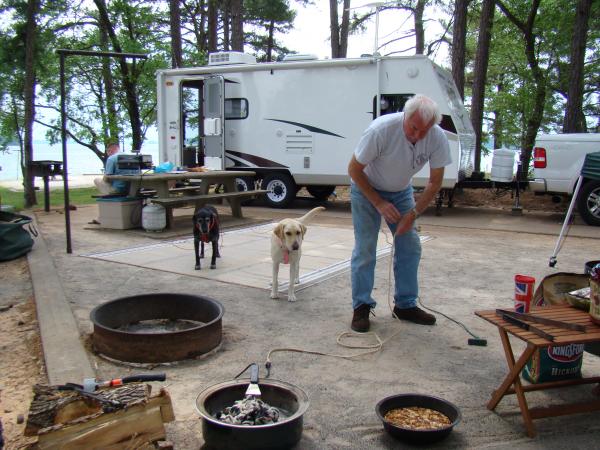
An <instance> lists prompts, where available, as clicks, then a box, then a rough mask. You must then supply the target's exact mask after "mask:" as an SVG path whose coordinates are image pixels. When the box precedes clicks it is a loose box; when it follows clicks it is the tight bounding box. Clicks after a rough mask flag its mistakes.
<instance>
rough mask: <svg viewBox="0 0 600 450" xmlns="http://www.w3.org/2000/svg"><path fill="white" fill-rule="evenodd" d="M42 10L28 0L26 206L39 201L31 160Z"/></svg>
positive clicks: (25, 139)
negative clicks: (39, 27)
mask: <svg viewBox="0 0 600 450" xmlns="http://www.w3.org/2000/svg"><path fill="white" fill-rule="evenodd" d="M39 10H40V2H39V0H28V1H27V13H26V16H25V17H26V20H27V22H26V28H25V82H24V86H23V100H24V101H23V103H24V114H23V121H24V127H25V132H24V143H23V144H24V149H23V150H24V151H23V156H24V158H23V159H22V163H21V169H22V171H23V180H25V182H24V188H25V189H24V193H25V207H31V206H33V205H35V204H36V203H37V199H36V196H35V190H34V188H33V174H32V173H31V170H30V169H31V165H30V164H31V160H32V157H33V121H34V120H35V86H36V65H35V61H34V59H35V56H36V46H37V44H36V42H37V38H38V31H37V20H38V18H37V16H38V13H39Z"/></svg>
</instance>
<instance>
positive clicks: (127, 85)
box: [94, 0, 142, 150]
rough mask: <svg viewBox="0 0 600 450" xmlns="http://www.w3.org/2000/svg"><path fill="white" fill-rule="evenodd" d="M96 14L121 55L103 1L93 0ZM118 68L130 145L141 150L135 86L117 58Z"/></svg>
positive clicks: (115, 49)
mask: <svg viewBox="0 0 600 450" xmlns="http://www.w3.org/2000/svg"><path fill="white" fill-rule="evenodd" d="M94 3H95V4H96V7H97V8H98V13H99V15H100V27H102V28H104V29H105V31H106V33H107V34H108V37H109V38H110V41H111V43H112V46H113V49H114V51H115V52H119V53H122V52H123V50H122V49H121V44H120V43H119V40H118V38H117V35H116V33H115V30H114V28H113V26H112V23H111V21H110V18H109V16H108V10H107V8H106V2H105V0H94ZM118 61H119V68H120V72H121V77H122V79H123V88H124V89H125V98H126V101H127V112H128V113H129V122H130V125H131V145H132V146H133V150H140V149H141V148H142V122H141V119H140V107H139V104H138V99H137V94H136V85H135V82H134V81H133V79H132V75H131V72H130V70H129V66H128V65H127V62H126V61H125V59H124V58H119V59H118Z"/></svg>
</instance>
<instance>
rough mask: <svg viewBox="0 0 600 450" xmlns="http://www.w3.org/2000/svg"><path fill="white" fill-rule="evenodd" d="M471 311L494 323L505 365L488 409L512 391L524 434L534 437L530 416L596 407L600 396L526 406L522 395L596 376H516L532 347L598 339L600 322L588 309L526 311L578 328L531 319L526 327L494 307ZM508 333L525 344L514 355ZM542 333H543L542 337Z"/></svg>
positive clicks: (589, 380)
mask: <svg viewBox="0 0 600 450" xmlns="http://www.w3.org/2000/svg"><path fill="white" fill-rule="evenodd" d="M475 314H476V315H477V316H479V317H481V318H482V319H485V320H487V321H488V322H490V323H492V324H493V325H495V326H497V327H498V331H499V332H500V339H501V340H502V346H503V347H504V355H505V357H506V362H507V364H508V369H509V371H508V374H507V375H506V377H505V378H504V380H503V381H502V383H501V384H500V386H499V387H498V389H496V390H495V391H494V392H493V393H492V397H491V399H490V401H489V402H488V404H487V408H488V409H489V410H494V409H495V408H496V406H497V405H498V403H499V402H500V400H502V398H504V396H505V395H509V394H516V396H517V400H518V402H519V408H520V410H521V415H522V416H523V421H524V422H525V427H526V429H527V436H529V437H534V436H535V435H536V431H535V427H534V425H533V419H540V418H544V417H556V416H563V415H569V414H576V413H582V412H591V411H597V410H600V399H595V400H591V401H587V402H580V403H575V404H561V405H550V406H546V407H538V408H529V406H528V404H527V400H526V398H525V393H526V392H530V391H541V390H546V389H556V388H561V387H566V386H573V385H579V384H590V383H598V382H600V377H588V378H577V379H570V380H562V381H551V382H545V383H536V384H530V385H523V384H522V383H521V379H520V374H521V370H522V369H523V367H524V366H525V364H526V363H527V361H528V360H529V358H531V356H532V355H533V354H534V352H535V351H536V349H539V348H547V347H549V346H551V345H567V344H580V343H589V342H599V341H600V326H598V325H596V324H594V322H592V320H591V318H590V315H589V313H588V312H586V311H583V310H580V309H576V308H573V307H572V306H569V305H558V306H546V307H540V308H533V309H532V310H531V312H530V315H532V316H535V317H539V318H541V319H542V320H544V319H550V320H551V321H552V320H555V321H560V322H563V323H565V324H571V325H574V326H573V327H572V328H579V330H575V329H572V328H565V327H557V326H553V325H549V324H543V323H539V322H533V321H532V322H529V321H527V323H530V324H531V327H528V326H527V328H530V329H529V330H526V329H524V328H521V327H520V326H517V325H515V324H514V322H512V321H510V320H507V319H506V318H505V316H503V315H502V314H498V313H497V310H485V311H475ZM509 319H510V318H509ZM509 335H512V336H515V337H517V338H518V339H520V340H522V341H524V342H525V343H526V344H527V347H526V348H525V349H524V350H523V353H521V355H520V356H519V357H518V358H516V359H515V355H514V353H513V349H512V347H511V344H510V339H509ZM544 335H545V337H542V336H544Z"/></svg>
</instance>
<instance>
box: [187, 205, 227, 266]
mask: <svg viewBox="0 0 600 450" xmlns="http://www.w3.org/2000/svg"><path fill="white" fill-rule="evenodd" d="M192 222H193V224H194V254H195V255H196V267H195V269H196V270H200V268H201V267H200V258H204V243H205V242H207V243H208V242H212V258H211V260H210V268H211V269H216V268H217V258H220V257H221V255H220V254H219V231H220V230H219V213H218V212H217V210H216V209H215V208H214V207H213V206H209V205H207V206H204V207H202V208H200V209H197V210H196V211H195V212H194V216H193V217H192ZM199 247H200V248H201V249H200V253H198V250H199Z"/></svg>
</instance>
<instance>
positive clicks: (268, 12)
mask: <svg viewBox="0 0 600 450" xmlns="http://www.w3.org/2000/svg"><path fill="white" fill-rule="evenodd" d="M299 3H301V4H305V3H306V2H305V1H300V2H299ZM244 8H245V22H246V23H247V24H249V25H250V26H251V27H252V31H250V32H248V33H246V42H247V44H248V45H249V46H250V47H252V48H253V49H254V51H255V52H256V53H257V60H258V61H273V60H275V59H276V58H275V56H274V54H275V53H277V54H278V55H284V54H286V53H290V51H289V50H288V49H287V48H285V47H283V46H282V45H281V44H279V43H278V42H277V40H276V38H275V35H276V33H286V32H288V31H289V30H290V29H291V28H292V26H293V23H294V19H295V18H296V12H295V11H294V10H292V9H291V8H290V6H289V4H288V2H287V1H286V0H245V1H244ZM263 31H264V33H263Z"/></svg>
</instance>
